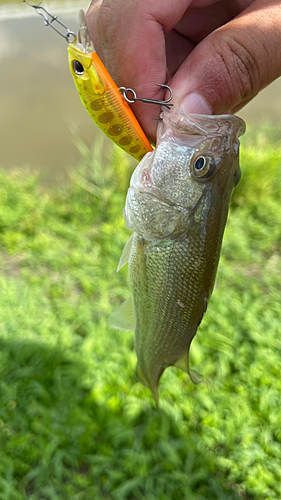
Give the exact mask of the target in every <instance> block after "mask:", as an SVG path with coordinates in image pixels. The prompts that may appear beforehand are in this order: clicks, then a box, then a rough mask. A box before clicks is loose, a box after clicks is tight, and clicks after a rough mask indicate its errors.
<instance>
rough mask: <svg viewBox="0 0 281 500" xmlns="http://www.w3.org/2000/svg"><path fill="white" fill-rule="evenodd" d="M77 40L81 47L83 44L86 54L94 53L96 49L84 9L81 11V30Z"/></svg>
mask: <svg viewBox="0 0 281 500" xmlns="http://www.w3.org/2000/svg"><path fill="white" fill-rule="evenodd" d="M77 39H78V43H79V45H80V44H81V46H82V47H83V52H84V54H90V53H91V52H94V50H95V49H94V45H93V42H92V40H91V37H90V33H89V30H88V26H87V23H86V18H85V12H84V11H83V10H82V9H80V11H79V30H78V36H77Z"/></svg>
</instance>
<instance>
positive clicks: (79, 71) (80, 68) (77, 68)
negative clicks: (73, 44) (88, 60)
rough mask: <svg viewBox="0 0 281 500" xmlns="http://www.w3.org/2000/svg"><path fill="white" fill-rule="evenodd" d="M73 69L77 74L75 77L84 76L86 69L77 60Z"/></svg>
mask: <svg viewBox="0 0 281 500" xmlns="http://www.w3.org/2000/svg"><path fill="white" fill-rule="evenodd" d="M72 67H73V71H74V73H75V75H83V74H84V71H85V70H84V67H83V66H82V64H81V63H80V62H79V61H77V59H75V60H74V61H73V62H72Z"/></svg>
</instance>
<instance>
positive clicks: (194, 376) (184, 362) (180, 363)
mask: <svg viewBox="0 0 281 500" xmlns="http://www.w3.org/2000/svg"><path fill="white" fill-rule="evenodd" d="M174 366H176V367H177V368H180V370H183V371H184V372H186V373H188V375H189V376H190V378H191V380H192V382H193V383H194V384H200V383H201V382H202V380H203V378H204V377H203V375H201V373H198V372H197V371H196V370H192V369H191V368H190V367H189V354H188V353H186V354H184V355H183V356H182V357H181V358H179V359H178V360H177V361H176V362H175V363H174Z"/></svg>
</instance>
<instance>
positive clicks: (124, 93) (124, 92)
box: [119, 83, 173, 109]
mask: <svg viewBox="0 0 281 500" xmlns="http://www.w3.org/2000/svg"><path fill="white" fill-rule="evenodd" d="M156 85H157V86H158V87H162V88H163V89H167V90H169V92H170V97H169V98H168V99H166V101H159V100H157V99H146V98H145V97H137V94H136V92H135V91H134V90H133V89H129V88H128V89H127V88H126V87H119V91H120V92H121V94H122V96H123V98H124V99H125V101H126V102H128V103H130V104H133V103H134V102H136V101H141V102H147V103H150V104H159V105H160V106H165V107H166V108H168V109H170V107H171V106H173V104H168V103H169V102H170V101H171V99H173V91H172V89H171V87H169V85H162V84H160V83H156ZM128 92H131V93H132V94H133V96H132V98H131V99H129V97H128V95H127V94H128Z"/></svg>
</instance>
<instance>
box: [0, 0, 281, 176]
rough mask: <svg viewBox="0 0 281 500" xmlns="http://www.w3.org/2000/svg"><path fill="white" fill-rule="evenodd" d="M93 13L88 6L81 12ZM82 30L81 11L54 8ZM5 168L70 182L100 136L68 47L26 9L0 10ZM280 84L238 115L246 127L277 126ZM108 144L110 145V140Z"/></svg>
mask: <svg viewBox="0 0 281 500" xmlns="http://www.w3.org/2000/svg"><path fill="white" fill-rule="evenodd" d="M81 7H82V8H84V9H85V10H86V9H87V7H88V2H87V3H85V4H83V5H81V4H80V5H79V8H81ZM50 10H51V12H55V13H56V14H60V16H59V17H60V18H61V19H62V20H63V21H64V22H65V24H66V25H67V26H69V28H70V29H73V30H74V31H75V30H77V24H78V7H75V8H71V9H69V8H64V11H63V12H62V9H61V8H60V9H59V8H58V7H52V8H50ZM0 64H1V72H0V109H1V113H0V152H1V156H0V166H3V167H4V168H7V169H9V168H12V167H15V166H16V167H21V166H25V165H28V166H29V167H30V168H31V169H38V168H39V169H40V171H42V172H43V173H44V175H45V176H46V179H47V181H48V182H57V181H60V180H61V179H64V178H65V175H66V173H67V171H68V170H69V169H70V168H72V167H75V165H77V163H78V162H79V159H80V153H79V151H78V150H77V149H76V147H75V145H74V144H73V135H75V134H76V135H79V137H80V138H81V139H82V140H83V141H84V142H85V143H86V144H88V145H90V144H91V143H92V141H93V140H94V139H95V138H97V137H99V136H100V135H101V132H100V131H99V129H98V128H97V127H96V125H95V124H94V123H93V121H92V120H91V118H90V117H89V116H88V114H87V112H86V110H85V109H84V107H83V106H82V104H81V101H80V98H79V95H78V93H77V90H76V88H75V86H74V83H73V81H72V77H71V75H70V72H69V68H68V59H67V44H66V42H64V40H63V39H62V38H60V37H59V36H58V35H56V33H54V32H53V31H52V30H51V29H50V28H46V27H44V23H43V20H42V19H41V18H39V16H38V15H36V12H35V11H33V10H32V9H31V8H29V7H28V6H27V5H25V4H22V5H20V6H19V7H17V8H16V9H15V10H14V11H13V10H12V7H6V8H5V7H1V9H0ZM280 93H281V79H278V80H277V81H276V82H274V83H273V84H272V85H270V86H269V87H268V88H267V89H265V90H264V91H262V92H261V93H260V94H259V96H258V97H256V98H255V99H253V101H252V102H251V103H249V104H248V105H247V106H246V107H245V108H244V110H243V111H241V112H240V113H239V116H241V117H242V118H243V119H244V120H245V121H246V123H248V124H254V125H255V124H258V123H261V122H265V121H278V120H280V114H281V100H280V99H279V96H280ZM106 144H107V145H108V146H110V141H109V140H108V139H107V138H106Z"/></svg>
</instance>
